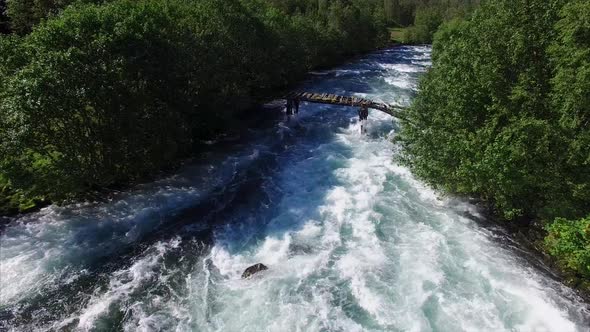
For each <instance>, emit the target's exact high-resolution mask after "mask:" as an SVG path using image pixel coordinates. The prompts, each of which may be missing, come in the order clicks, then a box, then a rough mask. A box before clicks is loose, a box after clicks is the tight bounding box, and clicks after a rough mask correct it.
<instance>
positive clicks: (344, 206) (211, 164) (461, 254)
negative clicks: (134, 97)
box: [0, 47, 590, 332]
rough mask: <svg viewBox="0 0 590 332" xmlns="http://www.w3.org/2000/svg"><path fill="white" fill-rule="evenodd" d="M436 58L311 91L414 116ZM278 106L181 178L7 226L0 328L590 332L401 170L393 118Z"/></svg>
mask: <svg viewBox="0 0 590 332" xmlns="http://www.w3.org/2000/svg"><path fill="white" fill-rule="evenodd" d="M430 65H431V62H430V48H428V47H399V48H394V49H389V50H383V51H379V52H376V53H374V54H371V55H368V56H365V57H363V58H362V59H359V60H357V61H355V62H353V63H350V64H347V65H344V66H341V67H339V68H337V69H334V70H329V71H321V72H313V73H311V74H312V75H311V78H310V79H309V80H308V81H306V82H304V83H302V86H301V89H303V90H310V91H314V92H326V93H336V94H345V95H351V94H354V95H357V96H362V97H367V98H371V99H374V100H376V101H382V102H387V103H393V104H398V105H408V104H409V102H410V100H411V98H412V96H413V95H414V94H415V93H416V89H417V82H418V78H419V76H420V75H421V74H422V73H423V72H425V71H426V70H427V68H428V66H430ZM263 111H264V110H261V112H263ZM265 112H268V113H269V117H268V118H269V120H268V121H266V123H261V124H260V125H259V126H256V128H252V129H251V130H250V131H249V132H248V133H246V134H245V135H244V137H243V138H242V140H241V141H240V142H239V143H234V144H221V143H220V144H213V145H212V147H211V149H209V150H208V151H207V152H204V153H203V154H202V155H201V156H200V157H199V158H197V159H196V160H194V161H192V162H191V163H189V164H187V165H186V166H184V167H183V168H182V169H180V170H179V171H178V172H177V173H176V174H175V175H173V176H168V177H166V178H163V179H160V180H158V181H155V182H153V183H149V184H144V185H140V186H137V187H136V188H133V189H132V190H129V191H127V192H123V193H118V194H116V195H114V196H113V197H112V198H110V199H108V200H105V201H103V202H94V203H84V204H77V205H69V206H63V207H57V206H50V207H47V208H44V209H43V210H41V211H40V212H37V213H32V214H28V215H25V216H21V217H19V218H15V219H13V220H11V221H10V224H9V225H8V226H6V227H5V228H4V229H3V230H2V233H1V235H0V236H1V238H0V240H1V245H0V272H1V275H0V330H14V331H36V330H38V331H47V330H52V331H71V330H76V331H540V332H541V331H547V332H567V331H590V328H588V326H590V313H589V312H588V308H587V305H585V304H584V303H583V302H582V301H581V300H580V299H579V298H578V297H576V295H575V294H574V292H572V291H571V290H570V289H568V288H567V287H565V286H563V285H562V284H560V283H559V282H557V281H555V280H554V278H552V277H551V274H550V273H548V272H547V271H546V270H545V269H543V267H542V264H540V263H539V262H536V261H535V260H534V258H531V257H532V256H530V255H527V254H526V252H522V251H519V250H517V249H515V246H514V244H513V243H512V242H511V241H510V240H509V238H507V237H506V236H505V235H504V234H503V233H502V231H501V230H500V229H497V228H496V227H493V226H492V225H490V224H489V223H486V221H485V218H483V217H482V216H481V215H480V213H479V211H478V210H477V208H476V207H474V206H472V205H470V204H469V203H468V202H464V201H461V200H458V199H453V198H449V197H440V195H438V194H437V193H435V192H434V191H432V190H431V189H429V188H428V187H427V186H425V185H424V184H423V183H421V182H420V181H419V180H417V179H415V178H414V177H413V176H412V174H411V173H410V172H409V170H408V169H407V168H405V167H402V166H400V165H399V164H397V163H396V162H395V155H396V153H397V152H396V151H397V148H396V146H395V145H394V144H393V143H392V139H393V138H394V137H395V135H396V132H397V131H398V128H399V127H398V125H397V123H396V122H395V121H392V119H391V118H390V117H389V116H387V115H385V114H382V113H380V112H378V111H371V113H370V116H369V129H368V133H367V135H360V134H359V124H358V122H357V116H356V110H354V109H352V108H346V107H339V106H328V105H317V104H305V103H304V104H302V107H301V112H300V113H299V114H298V115H297V116H296V118H294V119H292V120H291V121H289V122H288V123H287V122H285V121H284V119H282V116H277V115H276V114H275V113H276V112H274V113H273V112H271V111H268V110H267V111H265ZM273 114H274V115H273ZM255 263H263V264H265V265H267V266H268V267H269V269H268V270H267V271H264V272H261V273H260V274H257V275H255V276H254V277H253V278H251V279H247V280H244V279H241V277H240V276H241V273H242V272H243V271H244V269H245V268H246V267H248V266H250V265H252V264H255Z"/></svg>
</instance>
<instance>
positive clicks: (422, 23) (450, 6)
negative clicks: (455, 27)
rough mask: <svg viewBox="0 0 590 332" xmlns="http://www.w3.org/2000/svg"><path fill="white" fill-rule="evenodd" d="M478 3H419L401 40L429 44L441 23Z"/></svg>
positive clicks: (436, 0)
mask: <svg viewBox="0 0 590 332" xmlns="http://www.w3.org/2000/svg"><path fill="white" fill-rule="evenodd" d="M478 5H479V0H453V1H440V0H432V1H426V2H424V3H421V4H419V5H418V7H416V9H415V11H414V19H413V21H412V25H411V26H410V27H408V28H407V29H405V33H404V36H403V41H404V42H405V43H412V44H430V43H432V38H433V36H434V33H435V32H436V31H437V30H438V28H439V27H440V26H441V24H443V23H444V22H447V21H450V20H452V19H455V18H462V17H465V16H467V14H468V13H470V12H471V11H472V10H473V9H474V8H476V7H477V6H478Z"/></svg>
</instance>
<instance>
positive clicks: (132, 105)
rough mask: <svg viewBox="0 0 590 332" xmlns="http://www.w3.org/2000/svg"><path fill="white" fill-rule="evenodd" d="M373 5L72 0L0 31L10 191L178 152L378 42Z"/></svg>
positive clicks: (41, 194) (0, 170) (86, 177)
mask: <svg viewBox="0 0 590 332" xmlns="http://www.w3.org/2000/svg"><path fill="white" fill-rule="evenodd" d="M15 2H18V1H16V0H15ZM363 3H364V4H365V5H364V6H361V4H363ZM372 3H373V2H372V1H356V2H354V1H353V2H352V3H349V2H344V1H342V2H341V1H333V2H330V4H329V6H328V7H327V9H326V11H325V12H324V13H320V12H319V11H318V10H317V8H316V9H313V8H307V9H305V10H306V11H302V10H301V9H296V10H295V12H292V13H291V12H289V11H286V10H283V9H281V8H277V7H275V6H273V5H272V4H269V2H268V1H265V0H243V1H239V0H201V1H184V0H174V1H164V0H148V1H132V0H120V1H111V2H107V3H105V4H92V3H76V4H75V5H72V6H69V7H67V8H66V9H64V10H63V11H61V12H60V14H59V15H58V16H52V17H50V18H49V19H47V20H45V21H42V22H41V23H40V24H39V25H37V26H36V27H35V28H33V30H32V32H31V33H30V34H27V35H25V36H22V37H17V36H14V35H12V36H5V37H1V38H0V113H1V114H2V116H1V117H0V156H2V158H0V188H1V189H2V190H1V191H0V198H2V196H3V197H4V198H2V199H0V201H4V202H5V203H4V208H5V209H13V210H14V209H18V208H21V209H22V207H26V206H30V200H51V201H59V200H63V199H66V198H70V197H75V196H79V195H80V194H82V193H84V192H87V191H89V190H94V189H98V188H102V187H105V186H109V185H112V184H114V183H121V182H126V181H129V180H133V179H137V178H141V177H143V176H145V175H149V174H151V173H153V172H154V171H157V170H159V169H161V168H162V167H165V166H167V165H170V164H172V163H173V162H174V161H175V160H178V158H180V157H182V156H186V155H187V154H188V153H190V151H191V149H192V147H193V145H194V143H195V142H196V141H197V140H199V139H202V138H206V137H211V136H213V135H215V134H216V133H219V132H220V131H221V130H223V127H225V126H226V125H227V123H228V122H231V121H232V120H233V119H234V118H235V114H236V112H239V111H240V110H242V109H244V108H245V107H248V105H250V104H251V102H252V101H254V100H256V99H257V98H259V97H260V96H264V95H267V94H268V93H269V92H270V91H273V90H275V89H277V88H281V87H284V86H285V85H287V84H289V83H291V82H293V81H294V80H296V79H299V78H300V77H302V75H304V74H305V73H306V72H307V71H308V70H309V69H310V68H312V67H316V66H321V65H326V64H329V63H331V62H334V61H339V60H340V59H342V58H344V57H346V56H350V55H353V54H357V53H360V52H365V51H368V50H370V49H373V48H374V47H376V46H379V45H380V44H382V43H383V41H384V40H383V39H384V38H385V36H386V33H385V31H386V30H385V26H384V25H383V21H382V20H380V19H379V13H377V12H376V11H375V10H374V9H375V6H373V5H371V4H372ZM7 201H8V202H10V204H8V203H6V202H7ZM0 204H2V203H1V202H0Z"/></svg>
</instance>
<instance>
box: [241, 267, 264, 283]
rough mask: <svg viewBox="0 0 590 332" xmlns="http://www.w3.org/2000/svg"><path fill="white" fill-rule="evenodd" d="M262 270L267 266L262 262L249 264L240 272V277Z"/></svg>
mask: <svg viewBox="0 0 590 332" xmlns="http://www.w3.org/2000/svg"><path fill="white" fill-rule="evenodd" d="M264 270H268V267H266V265H264V264H262V263H258V264H254V265H252V266H250V267H249V268H247V269H246V270H245V271H244V273H242V278H243V279H246V278H250V277H251V276H252V275H254V274H255V273H258V272H260V271H264Z"/></svg>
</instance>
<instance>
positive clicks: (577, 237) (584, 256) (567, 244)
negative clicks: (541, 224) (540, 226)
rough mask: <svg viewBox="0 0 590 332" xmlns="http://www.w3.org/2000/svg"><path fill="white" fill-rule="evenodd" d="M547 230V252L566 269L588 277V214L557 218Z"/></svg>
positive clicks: (589, 266) (589, 274) (589, 251)
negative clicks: (575, 218) (582, 217)
mask: <svg viewBox="0 0 590 332" xmlns="http://www.w3.org/2000/svg"><path fill="white" fill-rule="evenodd" d="M547 231H548V232H549V234H548V235H547V237H546V238H545V246H546V247H547V250H548V252H549V253H550V254H551V255H553V256H554V257H556V258H557V259H558V260H559V261H560V263H561V264H562V265H563V266H564V267H566V268H567V269H570V270H572V271H574V272H576V273H579V274H580V275H581V276H583V277H586V278H590V216H588V217H586V218H584V219H580V220H566V219H563V218H557V219H555V221H554V222H553V223H551V224H550V225H548V226H547Z"/></svg>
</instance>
